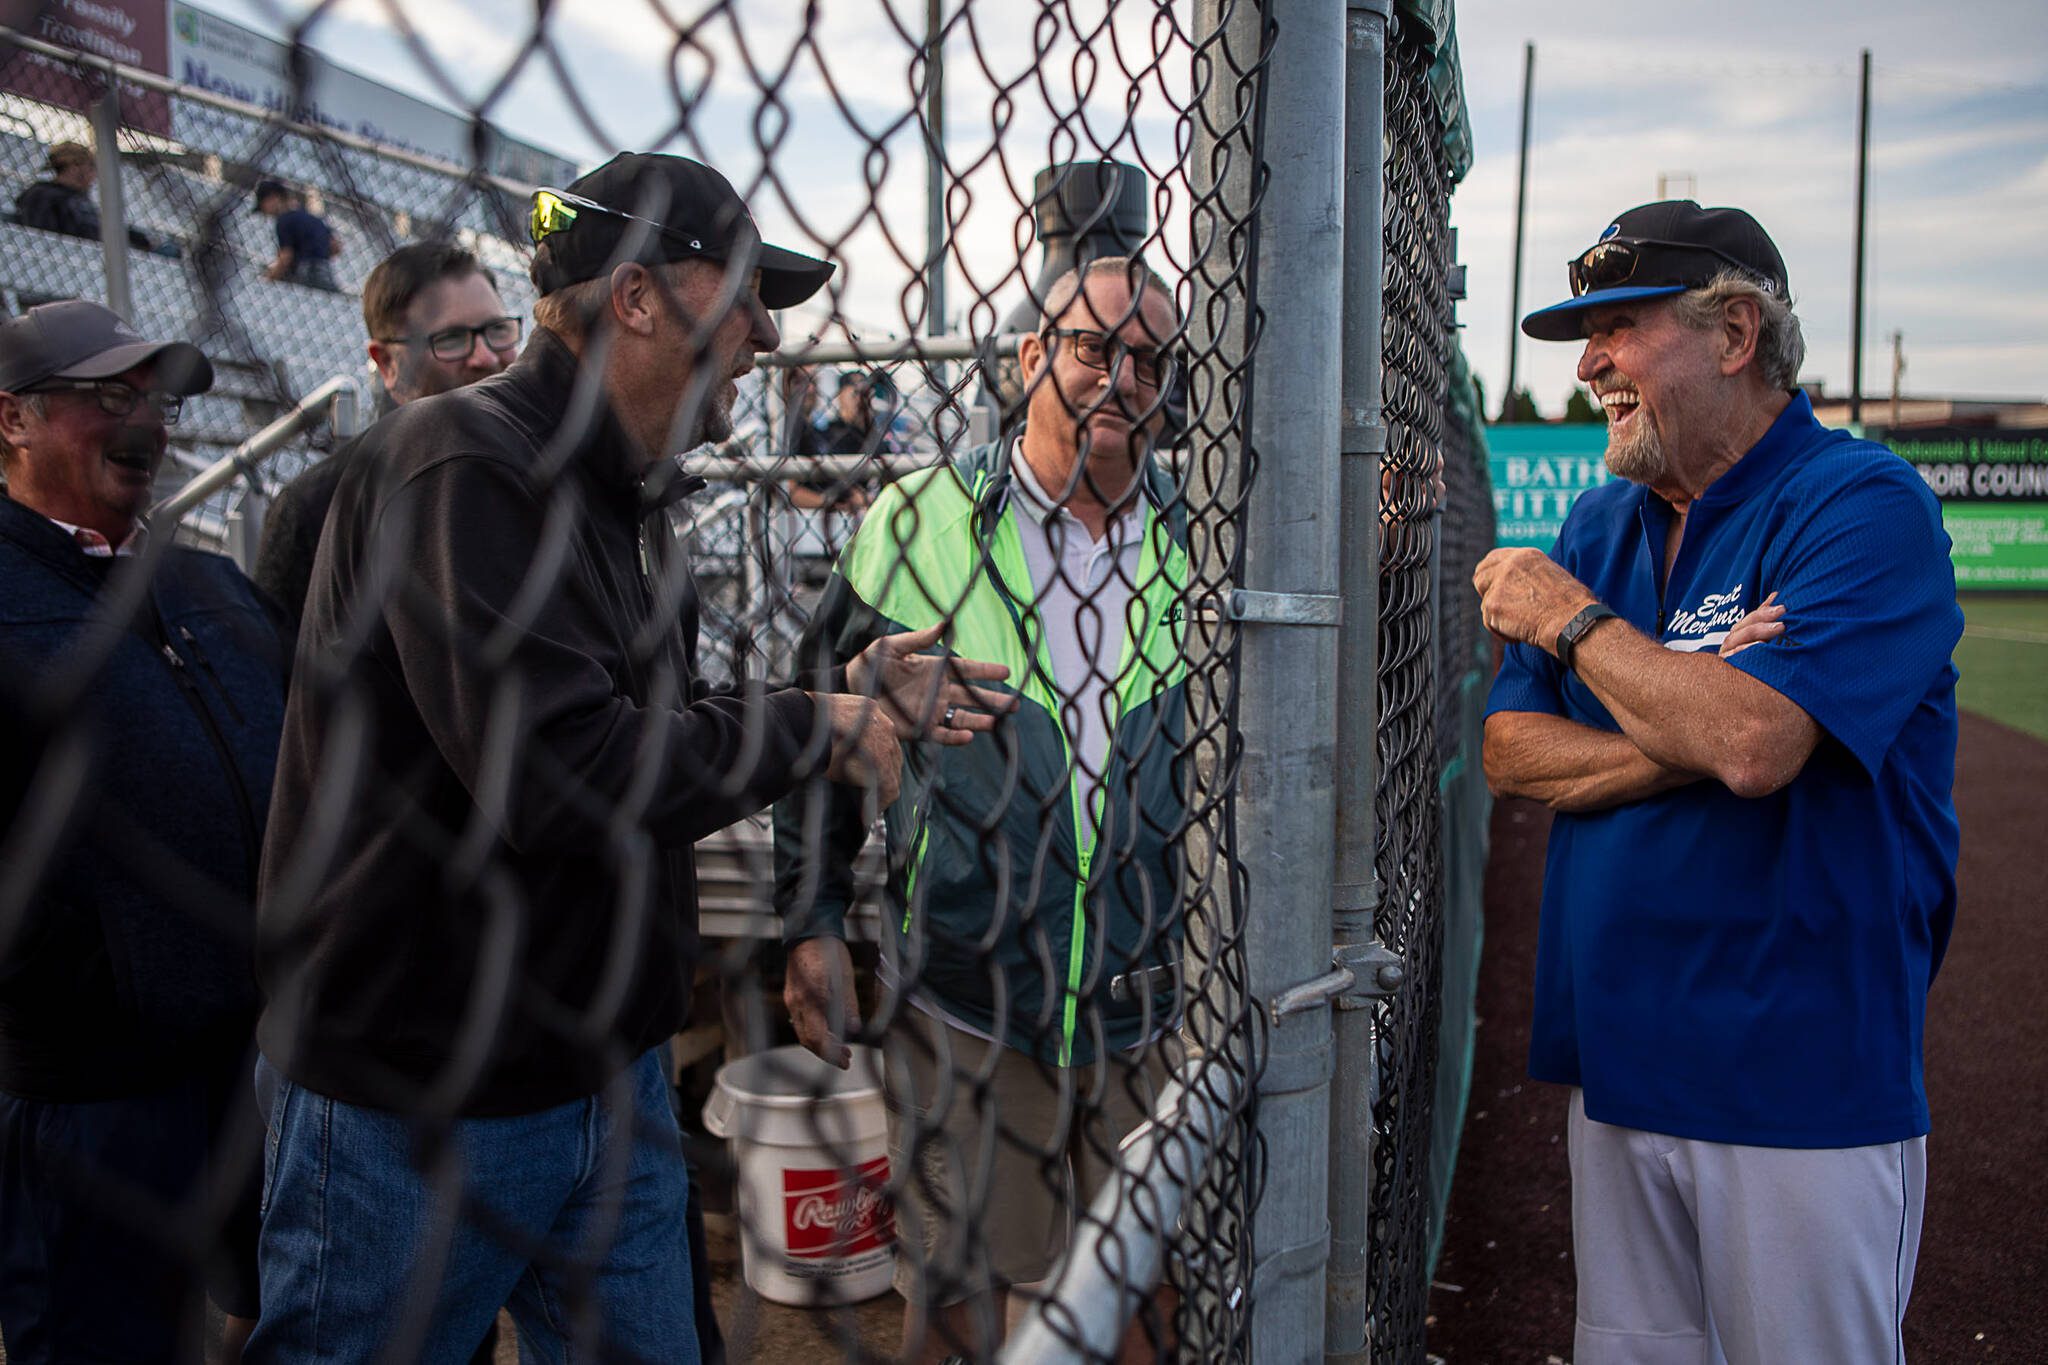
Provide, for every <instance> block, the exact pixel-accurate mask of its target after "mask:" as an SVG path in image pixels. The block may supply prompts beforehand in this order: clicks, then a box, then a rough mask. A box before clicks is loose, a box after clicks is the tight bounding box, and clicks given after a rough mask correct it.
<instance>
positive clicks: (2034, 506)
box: [1874, 427, 2048, 589]
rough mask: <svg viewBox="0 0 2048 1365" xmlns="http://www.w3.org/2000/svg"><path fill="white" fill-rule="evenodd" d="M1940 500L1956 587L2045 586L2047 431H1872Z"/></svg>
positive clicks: (2047, 554) (2047, 571)
mask: <svg viewBox="0 0 2048 1365" xmlns="http://www.w3.org/2000/svg"><path fill="white" fill-rule="evenodd" d="M1874 435H1875V439H1877V440H1880V441H1883V442H1884V443H1885V444H1886V445H1888V446H1890V447H1891V448H1892V449H1893V450H1896V451H1897V452H1898V453H1899V454H1900V455H1901V456H1903V457H1904V458H1905V459H1907V460H1909V461H1911V462H1912V464H1913V466H1914V467H1915V468H1916V469H1918V470H1919V471H1920V477H1922V478H1923V479H1925V480H1927V486H1928V487H1929V488H1932V489H1933V490H1934V492H1935V494H1936V496H1938V497H1939V498H1940V499H1941V520H1942V524H1943V525H1944V526H1945V527H1946V528H1947V529H1948V535H1949V539H1950V540H1951V541H1953V542H1954V543H1955V549H1954V551H1953V555H1952V557H1953V558H1954V560H1955V566H1956V586H1957V587H1959V588H2033V589H2040V588H2048V432H2017V431H2000V430H1997V429H1996V428H1990V429H1987V428H1982V427H1978V428H1970V427H1953V428H1915V429H1913V430H1910V431H1901V432H1899V433H1897V434H1896V435H1890V434H1887V433H1884V432H1877V433H1874Z"/></svg>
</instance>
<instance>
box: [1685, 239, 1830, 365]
mask: <svg viewBox="0 0 2048 1365" xmlns="http://www.w3.org/2000/svg"><path fill="white" fill-rule="evenodd" d="M1733 299H1755V300H1756V310H1757V318H1758V325H1757V337H1756V368H1757V373H1759V374H1761V375H1762V376H1763V379H1764V382H1765V383H1766V384H1769V385H1770V386H1771V387H1772V388H1774V389H1785V390H1791V389H1796V388H1798V387H1799V367H1800V366H1801V365H1803V364H1805V363H1806V337H1805V336H1804V335H1803V334H1802V333H1801V332H1800V330H1799V318H1798V316H1797V315H1796V314H1795V313H1793V311H1792V300H1791V299H1789V298H1780V297H1779V296H1778V295H1776V294H1773V293H1771V292H1770V291H1769V290H1767V289H1765V288H1764V287H1763V285H1761V284H1759V283H1758V282H1757V280H1756V277H1755V276H1753V275H1749V274H1746V273H1744V272H1743V271H1740V270H1735V269H1732V268H1731V269H1727V270H1723V271H1722V272H1721V273H1720V274H1718V275H1716V276H1714V278H1713V279H1711V280H1708V281H1707V283H1706V284H1705V285H1704V286H1703V287H1701V288H1699V289H1688V290H1686V291H1685V292H1684V293H1683V294H1680V295H1677V296H1676V297H1675V298H1673V299H1672V300H1671V306H1672V309H1673V310H1674V311H1675V312H1676V313H1677V315H1678V320H1679V321H1680V322H1683V323H1684V324H1685V325H1686V326H1688V327H1695V328H1698V329H1700V330H1701V331H1705V330H1706V329H1708V328H1711V327H1718V326H1720V325H1721V315H1722V310H1723V309H1724V308H1725V307H1726V306H1727V304H1728V303H1729V302H1730V301H1731V300H1733Z"/></svg>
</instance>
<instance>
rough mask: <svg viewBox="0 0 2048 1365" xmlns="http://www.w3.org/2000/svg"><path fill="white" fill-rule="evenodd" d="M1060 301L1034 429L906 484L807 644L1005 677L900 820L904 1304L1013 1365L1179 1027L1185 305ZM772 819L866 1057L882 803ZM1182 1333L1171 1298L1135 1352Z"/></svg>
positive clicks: (1132, 274)
mask: <svg viewBox="0 0 2048 1365" xmlns="http://www.w3.org/2000/svg"><path fill="white" fill-rule="evenodd" d="M1043 309H1044V311H1043V316H1042V320H1041V325H1040V328H1039V330H1038V331H1037V332H1036V333H1035V334H1033V335H1030V336H1027V337H1024V338H1023V339H1022V340H1021V342H1020V344H1019V347H1018V358H1019V361H1020V362H1021V365H1022V372H1023V375H1024V380H1025V386H1026V399H1025V404H1026V406H1025V422H1024V426H1023V429H1022V430H1021V431H1017V432H1013V433H1011V434H1010V435H1009V436H1007V437H1006V439H1004V440H1001V441H998V442H997V443H995V444H993V445H987V446H982V447H978V448H976V449H973V450H970V451H967V452H966V453H965V454H963V455H962V456H961V457H960V458H959V459H958V460H957V461H954V462H952V463H950V464H945V465H941V466H940V467H938V468H936V469H932V470H929V471H924V472H921V473H918V474H914V475H911V476H910V477H908V478H904V479H901V480H898V481H897V482H895V483H893V484H891V485H890V486H889V487H888V488H886V489H884V490H883V491H882V493H881V495H880V496H879V497H878V498H877V499H876V501H875V503H874V505H873V506H872V507H871V508H870V509H869V511H868V514H867V517H866V519H865V520H864V521H863V522H862V523H861V527H860V529H859V531H858V532H857V533H856V534H855V536H854V539H853V542H852V544H851V545H849V546H848V547H847V549H846V550H845V552H844V553H843V554H842V555H841V556H840V558H839V561H838V564H837V566H836V568H835V570H834V573H833V577H832V580H831V582H830V583H829V584H828V585H827V587H826V590H825V594H824V596H823V598H822V600H821V601H820V603H819V607H818V610H817V613H816V615H815V616H814V617H813V618H812V621H811V624H810V626H809V628H808V629H807V630H806V631H805V633H804V637H803V639H802V641H801V642H800V644H799V646H798V656H797V657H798V660H799V662H800V665H801V666H802V667H803V668H805V669H806V670H809V671H810V672H809V675H810V676H814V677H816V678H819V679H823V678H826V677H829V676H830V674H831V672H832V670H833V669H834V668H836V667H838V666H840V665H841V664H843V662H844V661H845V660H847V659H848V658H851V657H853V656H854V655H855V654H857V653H858V652H859V651H861V650H862V649H865V648H871V647H872V645H871V643H870V642H871V641H874V640H876V639H877V638H885V637H886V636H887V634H888V633H889V632H892V631H903V630H918V631H921V632H923V634H922V635H920V636H918V637H915V638H916V639H917V640H918V641H919V643H920V647H921V648H930V647H934V646H937V645H938V644H939V643H940V642H941V641H943V642H944V644H945V645H946V646H947V647H949V648H952V649H957V650H959V651H960V652H962V653H964V654H968V655H971V656H973V657H975V658H978V659H985V660H988V661H990V662H992V663H997V664H1002V665H1006V666H1007V668H1008V673H1009V677H1010V679H1011V683H1010V685H1009V687H1007V688H1006V689H1004V693H1005V695H1006V696H1009V697H1011V698H1013V699H1014V709H1013V710H1012V711H1011V714H1009V715H1007V716H1006V717H1005V719H1004V720H1003V722H1002V724H1001V725H1000V726H999V727H998V729H997V731H996V734H995V736H994V737H993V738H992V739H990V740H986V741H982V742H978V743H975V744H972V745H969V746H965V747H961V748H952V749H937V748H933V747H930V746H913V747H912V748H910V749H909V750H907V751H906V757H905V777H904V782H903V792H902V795H901V796H899V797H898V798H897V800H896V802H895V803H894V804H893V805H892V806H890V807H889V809H888V812H887V824H888V839H889V850H890V868H891V877H890V886H889V894H890V897H891V906H892V908H891V910H890V912H889V913H888V914H886V915H885V916H884V919H885V921H886V922H887V924H888V932H889V941H888V943H887V944H886V945H885V950H884V953H883V959H882V974H883V977H884V980H885V982H887V983H888V984H889V986H890V990H889V997H890V1000H891V1003H890V1004H889V1006H887V1007H886V1008H885V1010H884V1013H885V1016H886V1018H885V1019H884V1020H883V1021H882V1022H881V1025H880V1026H879V1030H878V1031H879V1032H880V1033H881V1035H882V1041H883V1043H884V1046H885V1049H886V1055H885V1080H886V1084H887V1089H888V1094H889V1106H888V1108H889V1138H890V1147H889V1155H890V1164H891V1168H892V1178H893V1181H894V1184H893V1186H892V1188H893V1189H894V1190H895V1191H896V1192H897V1194H898V1212H899V1214H900V1224H901V1225H900V1228H899V1237H900V1240H899V1242H898V1258H897V1275H896V1284H897V1288H898V1290H899V1292H901V1293H902V1295H903V1297H904V1299H905V1300H906V1308H905V1328H904V1343H905V1349H906V1350H907V1351H909V1352H911V1353H912V1358H915V1359H922V1360H927V1361H936V1360H940V1359H943V1358H944V1357H946V1356H948V1355H949V1354H954V1353H958V1354H961V1355H964V1356H966V1357H967V1358H969V1359H975V1360H980V1359H984V1358H987V1357H989V1356H991V1355H993V1354H994V1352H995V1351H996V1349H997V1348H998V1347H999V1346H1000V1344H1001V1343H1002V1341H1003V1339H1004V1337H1005V1334H1006V1332H1007V1330H1008V1323H1009V1321H1010V1319H1011V1318H1012V1315H1013V1314H1014V1313H1015V1312H1019V1311H1021V1310H1022V1309H1023V1307H1024V1299H1025V1297H1026V1294H1028V1293H1029V1292H1030V1291H1031V1289H1032V1288H1033V1287H1036V1286H1038V1285H1039V1284H1040V1282H1042V1281H1044V1280H1045V1279H1046V1278H1047V1277H1048V1276H1049V1275H1050V1274H1051V1272H1052V1270H1053V1267H1054V1266H1055V1265H1056V1264H1057V1263H1058V1260H1059V1257H1060V1255H1061V1254H1062V1252H1063V1251H1064V1250H1065V1247H1066V1242H1067V1229H1068V1220H1069V1218H1070V1217H1071V1216H1072V1214H1073V1212H1074V1210H1076V1209H1085V1208H1086V1207H1087V1206H1088V1203H1089V1201H1090V1200H1091V1199H1092V1198H1093V1196H1094V1194H1095V1193H1096V1191H1097V1190H1099V1189H1101V1188H1102V1187H1103V1186H1104V1184H1105V1182H1106V1181H1107V1180H1108V1179H1109V1177H1110V1172H1111V1171H1112V1170H1113V1166H1114V1161H1115V1153H1116V1150H1117V1145H1118V1143H1119V1142H1121V1141H1122V1140H1123V1138H1124V1137H1125V1135H1126V1134H1128V1133H1129V1132H1130V1131H1131V1130H1132V1129H1133V1128H1134V1127H1136V1126H1137V1125H1138V1124H1140V1123H1142V1122H1144V1121H1145V1119H1146V1118H1148V1117H1149V1115H1150V1112H1151V1107H1152V1104H1153V1101H1154V1099H1155V1098H1156V1096H1157V1094H1158V1089H1159V1086H1160V1083H1161V1081H1162V1079H1163V1077H1164V1075H1165V1072H1166V1070H1167V1061H1168V1058H1167V1054H1168V1052H1169V1050H1170V1049H1171V1048H1172V1046H1173V1045H1174V1041H1175V1040H1174V1037H1173V1029H1174V1028H1175V1026H1176V1023H1177V1020H1178V1016H1179V998H1178V992H1177V990H1176V978H1175V975H1174V969H1175V967H1176V966H1177V964H1178V963H1179V961H1180V943H1181V935H1182V922H1181V913H1180V880H1181V878H1180V874H1181V852H1180V844H1179V839H1180V837H1181V835H1182V833H1183V830H1184V826H1185V819H1184V811H1183V806H1182V800H1181V783H1180V778H1179V775H1178V768H1177V765H1178V764H1179V763H1180V761H1181V756H1182V750H1183V739H1184V733H1185V702H1184V689H1185V683H1186V677H1185V665H1184V663H1183V662H1182V650H1181V632H1182V630H1183V622H1182V616H1181V602H1182V596H1183V594H1184V592H1185V590H1186V586H1187V556H1186V518H1185V506H1184V504H1183V503H1182V502H1181V500H1180V498H1179V497H1178V494H1177V492H1176V489H1175V485H1174V480H1173V478H1172V477H1171V476H1170V475H1169V474H1168V472H1167V471H1166V470H1165V469H1164V468H1162V467H1161V466H1160V464H1159V463H1158V461H1157V460H1156V459H1155V457H1154V442H1155V441H1156V440H1157V439H1158V437H1159V434H1160V432H1161V430H1162V428H1163V427H1164V425H1165V422H1166V405H1167V401H1168V395H1169V393H1170V392H1171V389H1172V386H1173V380H1174V375H1175V370H1176V363H1175V360H1174V352H1173V347H1174V345H1175V344H1176V342H1177V340H1178V338H1179V336H1180V332H1181V322H1180V314H1179V311H1178V309H1177V308H1176V307H1175V304H1174V298H1173V291H1172V289H1171V288H1170V287H1169V286H1168V285H1167V284H1166V283H1165V282H1164V281H1163V280H1161V279H1160V278H1159V277H1158V276H1157V275H1156V274H1154V273H1153V272H1152V271H1151V270H1150V269H1148V268H1147V267H1146V266H1145V264H1144V263H1143V262H1142V261H1141V260H1139V259H1137V258H1135V257H1128V258H1127V257H1104V258H1100V259H1097V260H1094V261H1091V262H1090V263H1088V264H1087V265H1086V266H1085V267H1083V268H1081V269H1078V270H1072V271H1069V272H1067V273H1066V274H1065V275H1063V276H1062V277H1061V278H1060V279H1058V280H1057V281H1055V282H1054V283H1053V285H1052V287H1051V289H1050V290H1049V291H1048V295H1047V297H1046V299H1045V300H1044V304H1043ZM775 826H776V835H775V861H776V879H777V886H776V902H777V907H778V909H779V910H780V911H781V912H782V914H783V917H784V938H785V941H787V942H788V943H789V944H790V945H791V947H790V958H789V971H788V975H787V985H786V989H785V992H784V994H785V1000H786V1003H787V1004H788V1006H789V1009H790V1013H791V1016H792V1018H793V1020H794V1022H795V1025H796V1031H797V1036H798V1038H799V1040H801V1041H802V1042H803V1043H804V1045H805V1046H807V1047H809V1048H810V1049H811V1050H812V1051H813V1052H815V1053H817V1054H818V1055H819V1056H820V1057H823V1058H824V1059H825V1060H827V1061H829V1062H832V1063H834V1064H836V1065H839V1066H845V1065H847V1064H848V1060H849V1054H848V1050H847V1047H846V1040H847V1039H848V1038H850V1037H852V1036H853V1034H854V1033H855V1031H856V1030H857V1029H858V1028H859V1026H860V1021H859V1019H858V1018H857V1017H856V1012H855V1007H854V996H853V991H852V989H851V985H850V982H851V962H850V955H849V953H848V950H847V947H846V943H845V917H846V913H847V911H848V909H849V907H850V906H851V905H852V903H853V901H854V898H855V891H856V888H855V884H854V875H853V866H854V858H855V855H856V854H857V853H858V851H859V849H860V847H861V844H862V841H863V840H864V838H865V837H866V833H867V823H866V819H865V812H864V811H863V810H862V809H861V807H860V805H859V803H858V802H856V801H852V800H848V799H847V798H846V795H845V794H844V793H842V792H840V791H838V790H837V789H834V788H831V787H830V786H828V785H826V784H823V783H812V784H810V786H809V787H808V789H807V790H805V791H803V792H801V793H799V794H797V795H794V796H792V797H790V798H788V799H786V800H784V801H783V802H781V803H780V804H779V805H778V806H777V808H776V817H775ZM821 838H822V841H823V852H822V854H821V853H820V852H818V843H819V840H820V839H821ZM1020 1288H1021V1289H1022V1290H1023V1292H1017V1291H1019V1290H1020ZM1168 1318H1170V1312H1167V1311H1165V1310H1163V1309H1162V1308H1161V1307H1160V1306H1158V1305H1148V1306H1147V1307H1146V1309H1145V1311H1144V1313H1143V1314H1142V1315H1141V1319H1142V1320H1141V1321H1140V1323H1138V1324H1136V1325H1134V1327H1133V1329H1132V1331H1131V1334H1130V1340H1129V1341H1128V1342H1127V1351H1128V1352H1129V1353H1130V1355H1131V1358H1142V1359H1152V1358H1153V1357H1154V1355H1155V1354H1156V1344H1157V1343H1159V1342H1161V1341H1163V1340H1164V1336H1163V1333H1164V1332H1165V1330H1166V1327H1165V1324H1166V1321H1167V1319H1168Z"/></svg>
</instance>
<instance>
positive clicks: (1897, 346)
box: [1891, 328, 1906, 431]
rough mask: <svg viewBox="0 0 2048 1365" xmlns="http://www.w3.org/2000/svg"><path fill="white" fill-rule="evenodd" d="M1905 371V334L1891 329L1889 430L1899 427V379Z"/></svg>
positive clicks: (1895, 429)
mask: <svg viewBox="0 0 2048 1365" xmlns="http://www.w3.org/2000/svg"><path fill="white" fill-rule="evenodd" d="M1905 373H1906V334H1905V333H1904V332H1902V331H1899V330H1898V329H1896V328H1894V329H1893V330H1892V424H1891V430H1893V431H1897V430H1898V429H1899V380H1900V379H1901V378H1902V377H1904V375H1905Z"/></svg>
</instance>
